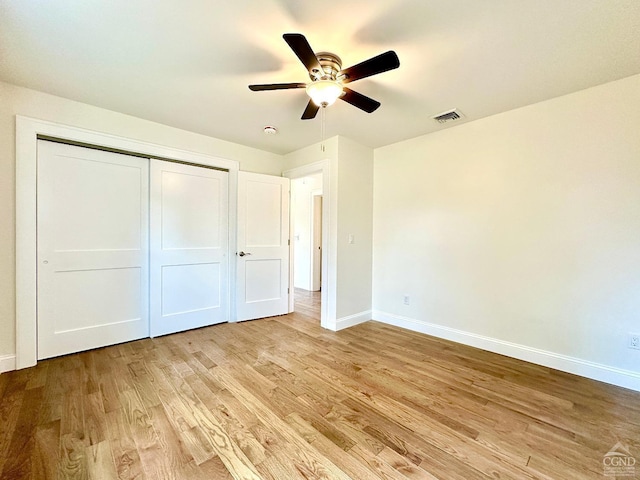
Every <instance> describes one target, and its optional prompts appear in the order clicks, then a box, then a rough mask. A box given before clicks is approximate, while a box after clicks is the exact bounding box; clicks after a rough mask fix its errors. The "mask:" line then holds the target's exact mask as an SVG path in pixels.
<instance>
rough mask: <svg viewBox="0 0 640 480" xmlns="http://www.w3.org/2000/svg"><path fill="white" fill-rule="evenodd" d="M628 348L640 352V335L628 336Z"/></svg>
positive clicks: (632, 334) (631, 334)
mask: <svg viewBox="0 0 640 480" xmlns="http://www.w3.org/2000/svg"><path fill="white" fill-rule="evenodd" d="M629 348H635V349H636V350H640V333H630V334H629Z"/></svg>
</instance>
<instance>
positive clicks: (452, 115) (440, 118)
mask: <svg viewBox="0 0 640 480" xmlns="http://www.w3.org/2000/svg"><path fill="white" fill-rule="evenodd" d="M462 117H464V115H462V112H460V110H457V109H455V108H454V109H453V110H447V111H446V112H442V113H439V114H438V115H435V116H433V117H431V118H433V119H434V120H435V121H436V122H438V123H449V122H453V121H455V120H459V119H460V118H462Z"/></svg>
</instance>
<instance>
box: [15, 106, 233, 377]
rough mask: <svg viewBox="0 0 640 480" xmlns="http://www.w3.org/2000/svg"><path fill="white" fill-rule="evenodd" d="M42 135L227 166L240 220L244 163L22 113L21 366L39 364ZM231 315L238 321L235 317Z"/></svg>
mask: <svg viewBox="0 0 640 480" xmlns="http://www.w3.org/2000/svg"><path fill="white" fill-rule="evenodd" d="M38 135H44V136H48V137H53V138H59V139H63V140H68V141H71V142H80V143H84V144H86V145H95V146H97V147H104V148H111V149H117V150H121V151H124V152H131V153H136V154H142V155H149V156H152V157H161V158H166V159H169V160H179V161H183V162H190V163H195V164H198V165H204V166H208V167H216V168H224V169H227V170H228V171H229V225H235V224H236V212H237V200H236V199H237V190H236V189H237V184H238V169H239V164H238V162H237V161H235V160H227V159H224V158H218V157H212V156H208V155H203V154H200V153H194V152H189V151H186V150H179V149H176V148H172V147H167V146H163V145H157V144H153V143H147V142H142V141H138V140H132V139H128V138H125V137H119V136H116V135H110V134H106V133H100V132H94V131H91V130H85V129H82V128H76V127H72V126H68V125H61V124H58V123H54V122H48V121H44V120H38V119H34V118H29V117H23V116H21V115H16V368H18V369H20V368H26V367H31V366H33V365H35V364H36V363H37V342H36V331H37V309H36V301H37V297H36V281H37V278H36V247H37V242H36V240H37V238H36V211H37V210H36V162H37V140H38ZM235 248H236V234H235V229H234V228H230V229H229V249H230V251H235ZM229 284H230V285H235V269H230V278H229ZM233 291H234V289H233V288H230V289H229V292H230V298H229V302H230V303H229V304H230V305H234V302H235V293H233ZM232 315H233V313H232ZM230 320H233V317H232V318H230Z"/></svg>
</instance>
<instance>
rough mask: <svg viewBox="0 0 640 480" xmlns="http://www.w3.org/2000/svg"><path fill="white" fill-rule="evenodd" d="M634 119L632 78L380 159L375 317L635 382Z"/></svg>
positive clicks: (638, 302) (638, 140)
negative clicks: (623, 374) (624, 373)
mask: <svg viewBox="0 0 640 480" xmlns="http://www.w3.org/2000/svg"><path fill="white" fill-rule="evenodd" d="M639 106H640V75H636V76H633V77H629V78H626V79H623V80H619V81H616V82H612V83H608V84H605V85H601V86H598V87H594V88H591V89H588V90H584V91H580V92H576V93H573V94H570V95H566V96H563V97H559V98H556V99H552V100H549V101H545V102H542V103H538V104H535V105H531V106H528V107H525V108H520V109H517V110H513V111H510V112H506V113H503V114H500V115H495V116H493V117H489V118H485V119H482V120H478V121H474V122H470V123H467V124H461V125H459V126H456V127H454V128H450V129H447V130H443V131H441V132H438V133H434V134H431V135H426V136H422V137H418V138H414V139H412V140H408V141H404V142H401V143H397V144H394V145H390V146H387V147H384V148H379V149H377V150H376V151H375V174H374V177H375V181H374V281H373V306H374V311H375V312H376V313H375V315H376V316H377V317H379V318H381V319H385V320H387V321H395V322H396V323H399V324H404V325H406V326H410V327H412V328H417V329H422V331H431V332H435V333H436V334H443V335H445V336H446V335H451V336H452V337H453V338H457V339H461V338H462V339H469V340H473V341H475V342H476V343H479V344H483V343H482V342H485V343H486V344H487V345H494V346H496V345H498V346H502V347H504V348H506V349H509V348H512V349H513V351H520V352H523V353H525V354H526V353H527V352H529V353H530V354H531V355H533V356H534V357H535V355H541V356H540V358H548V359H554V358H555V359H556V360H558V362H560V363H562V361H564V360H567V359H566V358H564V357H563V356H567V357H570V358H569V359H568V361H569V363H570V362H572V361H573V360H572V359H578V360H580V361H583V362H582V363H581V362H577V363H576V362H574V363H575V365H578V366H580V365H581V366H584V368H586V369H588V368H590V367H589V362H594V363H596V364H598V365H599V367H598V368H600V366H604V367H606V368H609V367H610V368H611V373H612V375H614V374H616V372H615V369H623V370H628V371H633V372H638V373H640V351H638V350H631V349H629V348H627V333H628V332H640V107H639ZM405 294H408V295H410V296H411V304H410V305H408V306H407V305H403V295H405ZM492 342H493V343H492ZM518 349H520V350H518ZM544 352H547V353H549V355H547V353H544ZM544 355H547V356H546V357H545V356H544ZM525 356H526V355H525ZM534 357H532V358H534ZM535 358H537V357H535ZM576 368H578V367H576ZM606 368H605V369H604V370H603V369H601V370H602V371H603V372H606V371H607V370H606ZM637 380H640V376H639V377H638V379H637ZM634 381H635V380H634ZM636 383H637V385H638V386H640V381H637V382H636Z"/></svg>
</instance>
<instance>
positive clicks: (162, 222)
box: [150, 160, 229, 337]
mask: <svg viewBox="0 0 640 480" xmlns="http://www.w3.org/2000/svg"><path fill="white" fill-rule="evenodd" d="M228 177H229V174H228V173H227V172H224V171H220V170H213V169H210V168H204V167H196V166H192V165H184V164H178V163H172V162H165V161H161V160H151V217H150V227H151V228H150V231H151V282H150V283H151V302H150V306H151V308H150V312H151V336H152V337H155V336H158V335H165V334H168V333H174V332H179V331H182V330H188V329H191V328H198V327H203V326H205V325H213V324H215V323H220V322H225V321H228V320H229V299H228V298H229V280H228V277H229V275H228V269H229V258H228V245H229V214H228V210H229V208H228V189H229V187H228V183H229V178H228Z"/></svg>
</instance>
